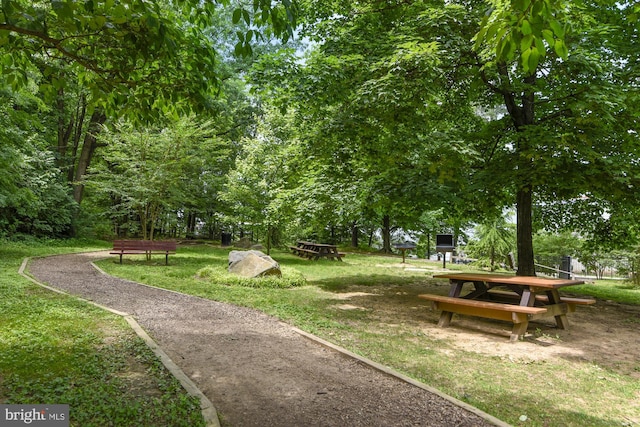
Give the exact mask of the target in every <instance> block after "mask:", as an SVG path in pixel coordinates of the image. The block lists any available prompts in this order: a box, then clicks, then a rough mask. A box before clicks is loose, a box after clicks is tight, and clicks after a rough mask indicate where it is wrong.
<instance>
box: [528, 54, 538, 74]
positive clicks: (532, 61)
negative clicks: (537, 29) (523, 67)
mask: <svg viewBox="0 0 640 427" xmlns="http://www.w3.org/2000/svg"><path fill="white" fill-rule="evenodd" d="M539 61H540V53H539V52H538V49H536V48H532V49H531V55H529V63H528V65H529V73H530V74H533V73H534V72H535V71H536V68H538V63H539Z"/></svg>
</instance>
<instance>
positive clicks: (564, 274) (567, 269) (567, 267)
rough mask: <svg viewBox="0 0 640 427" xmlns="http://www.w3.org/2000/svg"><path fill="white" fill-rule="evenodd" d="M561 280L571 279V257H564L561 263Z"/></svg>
mask: <svg viewBox="0 0 640 427" xmlns="http://www.w3.org/2000/svg"><path fill="white" fill-rule="evenodd" d="M559 276H560V278H561V279H571V257H570V256H563V257H562V261H561V262H560V275H559Z"/></svg>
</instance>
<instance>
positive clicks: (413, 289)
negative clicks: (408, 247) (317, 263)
mask: <svg viewBox="0 0 640 427" xmlns="http://www.w3.org/2000/svg"><path fill="white" fill-rule="evenodd" d="M448 289H449V286H448V285H447V284H446V283H432V284H424V283H420V284H416V285H397V286H396V285H388V286H375V287H372V286H351V287H348V288H347V291H348V292H347V293H344V294H341V295H342V299H343V300H344V303H343V304H349V305H352V306H356V307H358V308H359V309H363V310H369V311H371V312H372V313H375V316H376V320H377V321H378V322H379V323H380V324H386V325H393V324H403V325H405V326H406V327H409V328H412V329H415V330H419V331H420V332H422V333H424V334H425V335H427V336H430V337H433V338H437V339H444V340H447V342H449V343H450V344H451V346H453V347H454V348H458V349H461V350H465V351H470V352H475V353H479V354H483V355H489V356H497V357H503V358H508V359H512V360H519V361H524V362H526V361H527V360H531V361H539V360H550V359H554V358H563V359H566V360H573V361H582V362H585V361H586V362H590V363H593V364H597V365H599V366H602V367H607V368H610V369H612V370H615V371H616V372H619V373H621V374H624V375H629V376H631V377H633V378H640V371H639V370H638V368H639V366H640V365H639V363H638V355H639V354H640V340H638V335H637V334H638V327H639V326H640V307H637V306H632V305H625V304H618V303H614V302H608V301H597V302H596V304H594V305H589V306H578V307H576V311H575V312H574V313H569V314H567V317H568V320H569V324H570V327H569V329H566V330H563V329H558V328H557V327H556V324H555V321H554V319H553V318H549V319H544V320H541V321H532V322H530V323H529V329H528V332H527V334H526V336H525V337H524V340H522V341H520V342H518V343H516V344H514V343H511V342H509V335H510V333H511V327H512V325H511V324H510V323H506V322H500V321H492V320H489V319H479V318H475V317H473V318H472V317H467V316H459V315H454V317H453V322H452V324H451V326H450V327H448V328H440V327H438V326H437V322H438V319H439V316H440V312H439V311H435V310H433V309H432V308H431V304H430V303H429V302H428V301H425V300H422V299H420V298H418V297H417V296H418V295H419V294H422V293H434V294H441V295H446V294H447V291H448ZM345 296H348V297H345ZM594 337H597V339H594Z"/></svg>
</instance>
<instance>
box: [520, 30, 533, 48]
mask: <svg viewBox="0 0 640 427" xmlns="http://www.w3.org/2000/svg"><path fill="white" fill-rule="evenodd" d="M533 39H534V37H533V34H529V35H526V36H524V37H523V38H522V40H520V50H521V51H522V52H524V51H525V50H527V49H529V48H530V47H531V45H532V44H533Z"/></svg>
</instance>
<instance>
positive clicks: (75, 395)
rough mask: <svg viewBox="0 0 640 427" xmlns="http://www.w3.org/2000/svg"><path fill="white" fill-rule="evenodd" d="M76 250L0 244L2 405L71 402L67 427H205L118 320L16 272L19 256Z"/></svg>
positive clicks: (193, 405) (52, 244) (72, 245)
mask: <svg viewBox="0 0 640 427" xmlns="http://www.w3.org/2000/svg"><path fill="white" fill-rule="evenodd" d="M91 246H92V247H93V248H97V249H104V247H100V245H99V244H97V245H91ZM79 248H83V249H87V242H67V243H61V242H57V241H49V242H39V243H33V242H32V243H30V244H16V243H7V242H2V245H1V246H0V403H6V404H69V405H70V411H69V412H70V424H71V425H72V426H82V427H85V426H97V427H101V426H106V425H113V426H132V427H134V426H135V427H138V426H185V427H186V426H198V425H204V422H203V419H202V413H201V411H200V402H199V401H198V400H197V399H194V398H192V397H190V396H189V395H187V394H186V392H185V391H184V390H183V389H182V387H181V385H180V383H179V382H178V381H177V380H175V378H174V377H173V376H171V375H170V374H169V373H168V371H166V369H164V366H163V365H162V364H161V363H160V362H159V360H158V359H157V358H156V357H155V356H154V354H153V353H152V352H151V351H150V350H149V349H148V348H147V346H146V344H144V342H143V341H142V340H141V339H139V338H138V337H137V335H135V334H134V333H133V332H132V331H131V329H130V328H129V326H128V325H127V323H126V322H125V321H124V320H123V319H122V318H120V317H118V316H115V315H113V314H111V313H108V312H106V311H104V310H101V309H98V308H96V307H94V306H93V305H90V304H87V303H84V302H80V301H78V300H76V299H75V298H71V297H67V296H63V295H60V294H57V293H54V292H51V291H48V290H45V289H43V288H41V287H39V286H37V285H35V284H33V283H31V282H30V281H28V280H26V279H25V278H24V277H22V276H20V275H19V274H18V270H19V267H20V265H21V263H22V260H23V259H24V258H25V257H33V256H38V255H48V254H53V253H64V252H71V251H76V250H78V249H79Z"/></svg>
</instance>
